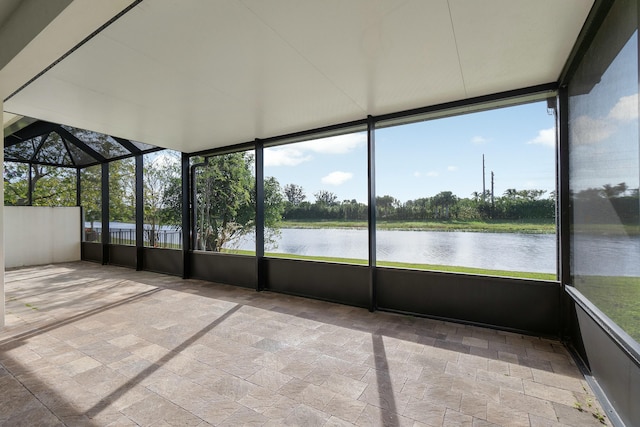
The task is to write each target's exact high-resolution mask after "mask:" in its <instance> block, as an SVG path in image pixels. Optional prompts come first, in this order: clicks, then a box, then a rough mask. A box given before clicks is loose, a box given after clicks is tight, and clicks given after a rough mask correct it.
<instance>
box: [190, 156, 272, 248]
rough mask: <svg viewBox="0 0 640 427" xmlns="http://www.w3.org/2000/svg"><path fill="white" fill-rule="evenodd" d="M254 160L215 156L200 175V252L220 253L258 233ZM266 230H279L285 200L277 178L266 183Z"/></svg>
mask: <svg viewBox="0 0 640 427" xmlns="http://www.w3.org/2000/svg"><path fill="white" fill-rule="evenodd" d="M253 168H254V165H253V156H252V155H251V154H249V153H231V154H225V155H219V156H213V157H210V158H209V159H208V162H207V165H206V166H202V167H200V168H198V169H197V172H196V173H197V175H196V200H195V203H196V209H197V214H196V216H197V223H196V232H197V236H196V242H195V243H196V244H195V246H196V249H200V250H207V251H215V252H220V251H221V250H222V249H223V248H224V247H228V246H230V245H233V244H234V243H236V242H238V241H239V239H240V238H242V237H243V236H246V235H247V234H249V233H251V232H253V231H254V230H255V178H254V176H253ZM264 190H265V227H266V228H268V229H271V230H275V229H277V225H278V223H279V221H280V220H281V219H282V211H283V199H282V195H281V189H280V185H279V184H278V181H277V180H276V179H275V178H267V179H265V185H264Z"/></svg>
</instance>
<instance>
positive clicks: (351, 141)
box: [296, 133, 367, 154]
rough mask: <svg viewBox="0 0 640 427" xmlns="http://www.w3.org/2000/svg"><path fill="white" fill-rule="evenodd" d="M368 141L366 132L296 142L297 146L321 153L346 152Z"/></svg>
mask: <svg viewBox="0 0 640 427" xmlns="http://www.w3.org/2000/svg"><path fill="white" fill-rule="evenodd" d="M366 143H367V135H366V134H364V133H350V134H346V135H338V136H331V137H328V138H321V139H314V140H312V141H304V142H301V143H299V144H296V148H299V149H301V150H308V151H313V152H314V153H321V154H345V153H348V152H350V151H353V150H355V149H356V148H358V147H360V146H362V145H365V144H366Z"/></svg>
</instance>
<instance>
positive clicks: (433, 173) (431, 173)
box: [427, 171, 440, 176]
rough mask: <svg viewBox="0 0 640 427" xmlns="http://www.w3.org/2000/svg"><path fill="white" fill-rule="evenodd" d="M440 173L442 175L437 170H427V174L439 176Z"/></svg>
mask: <svg viewBox="0 0 640 427" xmlns="http://www.w3.org/2000/svg"><path fill="white" fill-rule="evenodd" d="M438 175H440V174H439V173H438V172H436V171H429V172H427V176H438Z"/></svg>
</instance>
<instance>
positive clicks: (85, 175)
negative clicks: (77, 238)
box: [80, 165, 102, 243]
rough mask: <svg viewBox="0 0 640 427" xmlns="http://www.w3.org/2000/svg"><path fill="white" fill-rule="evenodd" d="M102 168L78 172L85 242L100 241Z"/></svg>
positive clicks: (91, 168)
mask: <svg viewBox="0 0 640 427" xmlns="http://www.w3.org/2000/svg"><path fill="white" fill-rule="evenodd" d="M101 189H102V167H101V166H100V165H96V166H91V167H88V168H84V169H82V171H81V172H80V203H81V204H82V213H83V215H84V236H83V240H84V241H85V242H98V243H99V242H101V241H102V237H101V234H102V222H101V221H102V192H101Z"/></svg>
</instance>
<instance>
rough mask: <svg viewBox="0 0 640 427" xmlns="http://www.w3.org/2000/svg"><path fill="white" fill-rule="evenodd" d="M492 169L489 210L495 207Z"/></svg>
mask: <svg viewBox="0 0 640 427" xmlns="http://www.w3.org/2000/svg"><path fill="white" fill-rule="evenodd" d="M493 177H494V175H493V171H491V211H492V212H493V208H494V207H495V199H494V198H493Z"/></svg>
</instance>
